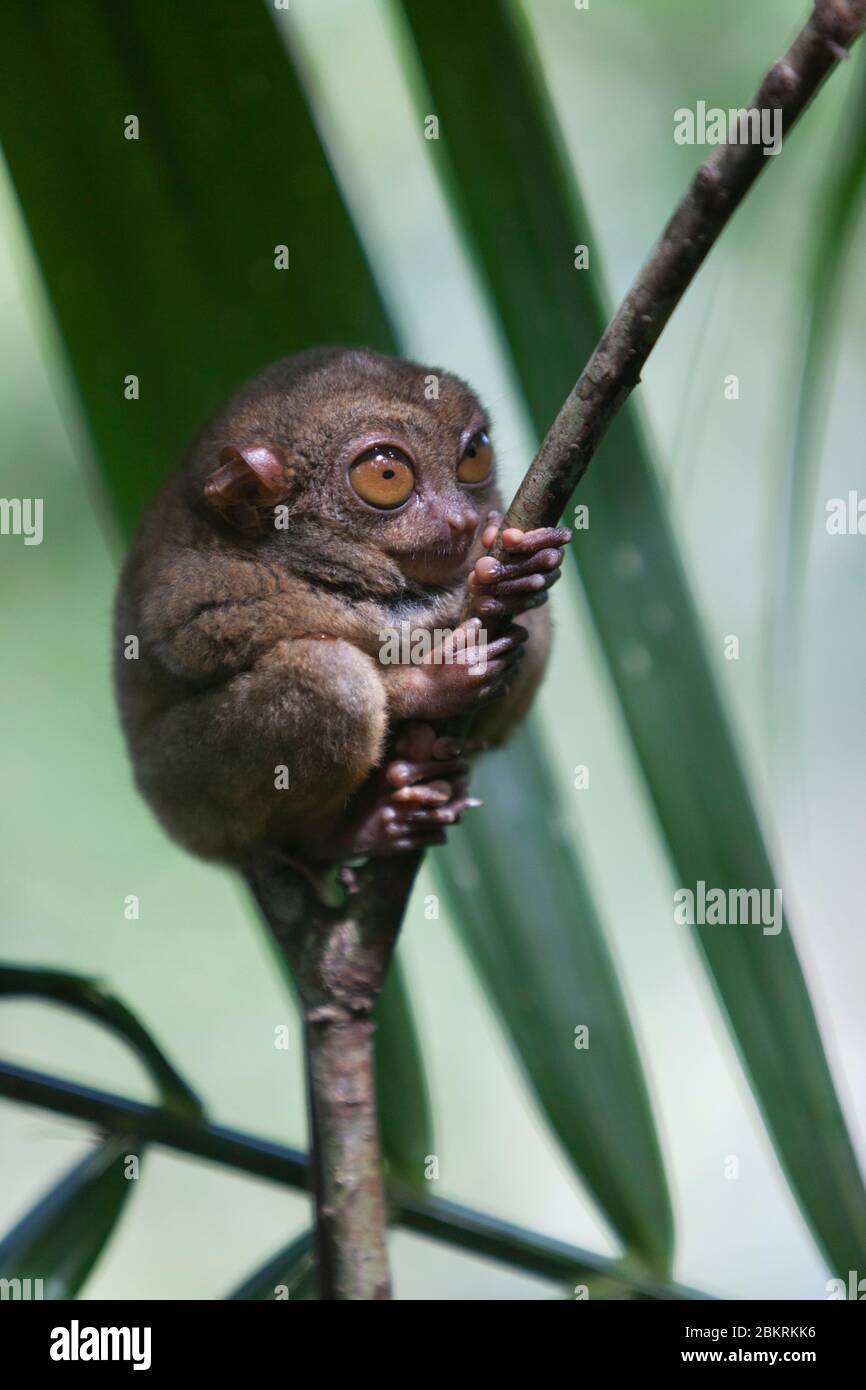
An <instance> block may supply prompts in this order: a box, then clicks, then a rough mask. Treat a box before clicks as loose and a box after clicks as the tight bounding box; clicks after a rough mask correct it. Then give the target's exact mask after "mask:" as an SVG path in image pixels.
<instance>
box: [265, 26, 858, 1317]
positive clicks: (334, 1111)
mask: <svg viewBox="0 0 866 1390" xmlns="http://www.w3.org/2000/svg"><path fill="white" fill-rule="evenodd" d="M864 26H866V0H815V5H814V9H813V11H812V14H811V17H810V18H809V20H808V22H807V24H806V25H805V27H804V28H803V29H802V30H801V32H800V33H799V35H798V36H797V38H796V39H795V40H794V42H793V44H792V45H791V47H790V48H789V49H788V51H787V53H786V54H785V55H784V57H782V58H781V59H780V60H779V61H778V62H777V63H776V64H775V65H774V66H773V67H772V68H771V69H770V71H769V73H768V74H767V76H766V77H765V79H764V81H763V82H762V83H761V86H760V88H759V90H758V92H757V94H756V96H755V99H754V101H753V102H752V104H751V109H756V110H759V111H760V110H779V111H781V113H782V114H781V121H782V132H783V138H784V135H785V134H787V133H788V132H789V131H790V130H791V128H792V127H793V125H794V123H795V121H796V120H797V119H798V117H799V116H800V115H801V114H802V112H803V111H804V109H805V108H806V106H807V105H808V103H809V102H810V100H811V99H812V97H813V96H814V95H815V93H816V91H817V90H818V88H819V87H820V86H821V83H822V82H823V81H824V79H825V77H826V76H827V75H828V73H829V72H830V71H831V70H832V68H833V67H835V66H836V64H837V63H838V62H839V60H840V59H842V58H844V57H845V56H846V55H847V50H848V48H849V47H850V46H851V44H852V43H853V42H854V40H855V39H856V38H857V37H858V35H859V34H860V33H861V32H862V30H863V28H864ZM771 163H772V157H769V156H767V155H765V154H764V147H763V146H762V145H761V144H752V143H743V144H725V145H720V146H718V147H717V148H716V149H715V150H714V152H713V153H712V154H711V155H710V156H709V158H708V159H706V160H705V161H704V163H703V164H702V165H701V166H700V168H699V169H698V171H697V173H696V175H695V177H694V179H693V181H692V184H691V187H690V188H689V190H688V192H687V193H686V195H685V197H684V198H683V200H682V201H681V203H680V204H679V206H678V208H677V209H676V211H675V212H674V215H673V217H672V218H671V219H670V221H669V222H668V225H667V226H666V228H665V230H664V232H663V233H662V235H661V238H660V239H659V241H658V242H657V244H656V246H655V248H654V249H653V251H652V253H651V254H650V256H649V259H648V260H647V261H646V263H645V264H644V266H643V268H642V269H641V271H640V273H639V274H638V276H637V279H636V280H635V281H634V284H633V285H632V287H631V289H630V290H629V292H628V294H627V295H626V298H625V299H624V301H623V303H622V304H621V306H620V308H619V309H618V310H617V312H616V314H615V315H614V317H613V318H612V319H611V321H610V323H609V325H608V327H607V329H606V331H605V333H604V335H603V337H602V339H601V342H600V343H599V344H598V347H597V348H596V349H595V352H594V353H593V354H592V357H591V358H590V360H589V362H588V363H587V365H586V367H585V368H584V370H583V372H582V373H581V375H580V377H579V379H578V381H577V384H576V385H575V387H574V389H573V391H572V392H571V394H570V395H569V397H568V399H567V400H566V402H565V404H564V405H563V407H562V409H561V410H560V412H559V414H558V415H557V417H556V419H555V420H554V422H553V425H552V426H551V428H550V430H549V432H548V434H547V436H546V438H545V440H544V442H543V444H542V445H541V448H540V449H539V451H538V453H537V455H536V457H535V459H534V460H533V463H532V466H531V467H530V469H529V471H528V472H527V474H526V476H525V478H524V479H523V482H522V483H521V485H520V488H519V489H518V491H517V494H516V496H515V498H514V500H513V502H512V503H511V506H510V507H509V509H508V512H507V514H506V517H505V519H504V521H503V524H502V528H501V529H504V528H505V527H506V526H519V527H520V528H521V529H522V530H532V529H534V528H536V527H539V526H550V525H554V524H555V523H556V522H557V521H558V519H559V517H560V516H561V515H562V512H563V510H564V508H565V506H566V504H567V503H568V500H569V498H570V497H571V494H572V492H573V491H574V489H575V487H576V486H577V484H578V483H579V482H580V479H581V478H582V477H583V475H584V473H585V472H586V469H587V467H588V466H589V463H590V460H591V459H592V457H593V454H594V453H595V450H596V448H597V447H598V444H599V442H600V440H601V439H602V437H603V435H604V433H605V431H606V430H607V428H608V426H609V425H610V422H611V421H612V419H613V418H614V416H615V415H616V413H617V411H619V410H620V409H621V408H622V406H623V405H624V404H625V402H626V400H627V399H628V397H629V395H630V394H631V392H632V391H633V390H634V388H635V386H637V384H638V382H639V381H640V374H641V371H642V370H643V366H644V363H645V362H646V360H647V358H648V357H649V354H650V352H651V351H652V349H653V347H654V346H655V344H656V342H657V341H658V338H659V335H660V334H661V332H662V330H663V329H664V327H665V325H666V324H667V322H668V320H669V319H670V316H671V314H672V313H673V311H674V309H675V308H676V306H677V304H678V303H679V301H680V299H681V298H682V296H683V294H684V293H685V290H686V289H687V288H688V286H689V284H690V283H691V281H692V279H693V278H694V276H695V274H696V272H697V270H698V269H699V267H700V265H701V264H702V262H703V260H704V258H705V257H706V255H707V253H708V251H709V250H710V248H711V247H712V245H713V244H714V242H715V241H716V239H717V237H718V236H719V234H720V232H721V231H722V229H723V227H724V226H725V224H726V223H727V221H728V219H729V218H730V217H731V215H732V214H733V213H734V212H735V211H736V209H737V207H738V206H739V205H740V203H741V202H742V200H743V198H744V197H745V195H746V193H747V192H748V191H749V189H750V188H751V186H752V184H753V183H754V182H755V180H756V179H757V178H758V176H759V174H760V173H761V171H762V170H763V169H764V168H765V167H766V166H767V165H768V164H771ZM500 534H501V531H500ZM499 553H500V544H499V542H497V546H496V547H495V549H494V554H499ZM420 862H421V855H420V854H412V855H407V856H405V858H404V859H403V860H401V861H399V866H398V861H396V860H393V859H387V860H381V859H380V860H371V861H370V862H369V864H368V865H367V866H366V867H365V868H364V869H363V870H361V871H360V873H359V874H358V875H356V876H355V880H354V884H353V888H354V891H353V893H352V894H351V896H350V897H349V899H348V905H347V908H346V909H345V910H340V911H334V910H333V909H330V908H326V907H324V906H323V905H322V903H321V902H320V901H319V899H318V898H317V895H316V893H315V892H314V891H313V890H312V888H311V887H310V886H309V885H307V884H304V883H300V882H295V883H293V884H292V885H291V886H289V885H287V884H285V882H284V883H283V886H282V888H281V886H280V883H279V879H278V877H276V878H275V877H274V872H275V871H274V870H273V867H272V866H266V867H264V868H263V869H261V870H259V871H258V872H257V873H256V874H254V875H253V879H254V891H255V892H256V895H257V897H258V899H259V902H260V903H261V904H262V907H263V911H264V912H265V915H266V917H267V918H268V920H269V921H270V922H271V925H272V928H273V929H274V930H275V932H276V934H277V936H278V938H279V937H280V922H282V923H283V927H284V930H283V937H282V940H283V944H284V948H285V947H287V948H288V950H289V951H290V952H291V960H292V961H293V969H294V970H295V973H296V978H298V980H299V987H300V988H301V992H302V997H304V999H305V1004H306V1005H307V1017H308V1021H309V1022H310V1023H312V1025H313V1027H312V1030H309V1029H308V1033H309V1036H310V1039H311V1042H312V1043H313V1048H311V1057H310V1075H311V1083H312V1084H311V1095H312V1107H313V1113H312V1115H311V1132H312V1133H313V1136H314V1140H315V1145H316V1152H317V1157H316V1163H317V1165H320V1166H321V1167H322V1169H323V1175H322V1177H320V1179H319V1181H318V1182H317V1192H318V1201H317V1206H318V1213H317V1228H318V1232H319V1235H318V1239H319V1249H320V1259H321V1260H322V1261H323V1262H324V1263H323V1266H322V1273H323V1275H324V1285H325V1292H324V1293H323V1296H325V1297H330V1298H373V1297H389V1294H388V1292H387V1272H386V1270H387V1266H386V1263H385V1234H384V1202H383V1193H384V1186H383V1180H382V1166H381V1155H380V1153H379V1147H378V1135H377V1132H376V1111H375V1095H374V1089H373V1067H372V1045H373V1044H372V1021H371V1015H372V1009H373V1006H374V1004H375V999H376V997H377V995H378V992H379V990H380V989H381V985H382V983H383V981H384V978H385V971H386V970H387V964H388V961H389V960H390V956H391V953H392V951H393V948H394V944H395V941H396V937H397V934H398V932H399V929H400V923H401V921H402V918H403V914H404V912H405V909H406V905H407V903H408V899H409V894H410V892H411V888H412V883H413V881H414V878H415V874H416V872H417V869H418V866H419V864H420ZM284 892H285V893H288V897H289V900H290V902H291V904H292V908H293V912H294V914H295V915H294V916H293V917H288V916H287V915H286V912H285V902H284V901H283V898H282V896H281V894H282V893H284ZM299 921H300V922H302V923H303V927H302V928H301V929H300V930H301V937H300V939H295V935H294V934H295V933H296V932H297V931H298V930H299V929H298V925H297V924H298V922H299ZM275 923H276V925H275ZM286 928H287V930H288V934H286ZM323 963H327V964H328V969H327V971H326V972H324V973H323V972H322V971H321V969H320V967H321V966H322V964H323ZM325 975H326V976H327V978H325ZM304 980H306V984H304V983H302V981H304ZM311 982H314V986H315V987H314V988H313V990H312V995H311V997H310V1001H309V1003H308V1002H307V998H306V995H304V989H305V988H308V987H309V985H310V983H311ZM311 1010H312V1012H311ZM313 1050H314V1051H315V1057H313V1055H312V1052H313ZM344 1052H345V1053H346V1055H344ZM347 1068H348V1072H347V1070H346V1069H347ZM346 1086H348V1088H349V1091H350V1092H351V1094H352V1096H353V1100H352V1102H351V1104H352V1105H354V1106H356V1107H357V1109H356V1114H357V1117H358V1120H359V1125H358V1126H353V1125H352V1124H351V1123H350V1122H349V1121H348V1118H347V1116H346V1115H345V1113H344V1105H345V1096H342V1093H343V1091H344V1088H345V1087H346ZM341 1096H342V1099H341Z"/></svg>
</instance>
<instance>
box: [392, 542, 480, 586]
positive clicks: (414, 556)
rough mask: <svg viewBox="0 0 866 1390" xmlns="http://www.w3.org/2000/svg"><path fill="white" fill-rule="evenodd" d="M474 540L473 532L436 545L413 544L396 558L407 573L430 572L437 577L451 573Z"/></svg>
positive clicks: (463, 560)
mask: <svg viewBox="0 0 866 1390" xmlns="http://www.w3.org/2000/svg"><path fill="white" fill-rule="evenodd" d="M474 541H475V534H474V532H470V533H469V534H468V535H464V536H461V537H460V538H459V539H458V538H456V537H455V539H454V540H451V541H441V542H440V543H439V544H438V545H431V546H414V547H413V548H412V549H411V550H405V551H402V552H401V553H400V555H399V556H398V560H399V563H400V565H401V566H402V568H403V569H404V570H406V571H407V573H412V574H417V575H418V576H419V577H423V575H422V572H423V574H425V575H426V574H430V575H431V577H432V576H435V577H437V578H440V577H444V576H447V575H449V574H453V573H454V572H455V571H456V570H459V569H460V567H461V566H462V565H463V564H464V563H465V561H466V558H467V556H468V554H469V551H470V550H471V549H472V545H473V543H474Z"/></svg>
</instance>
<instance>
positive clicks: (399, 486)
mask: <svg viewBox="0 0 866 1390" xmlns="http://www.w3.org/2000/svg"><path fill="white" fill-rule="evenodd" d="M349 482H350V483H351V484H352V487H353V488H354V489H355V491H356V492H357V494H358V496H359V497H361V498H363V500H364V501H365V502H369V504H370V506H371V507H379V508H381V510H382V511H390V510H391V509H392V508H393V507H402V505H403V503H404V502H405V501H406V499H407V498H408V497H410V496H411V493H412V489H413V488H414V486H415V474H414V473H413V472H412V465H411V463H410V462H409V460H408V459H407V458H406V457H405V455H404V454H401V453H400V450H399V449H391V448H387V447H386V446H385V445H382V444H377V445H376V446H375V448H373V449H368V450H367V452H366V454H362V455H361V457H360V458H359V459H356V460H355V462H354V463H353V464H352V467H351V469H350V470H349Z"/></svg>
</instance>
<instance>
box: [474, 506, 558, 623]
mask: <svg viewBox="0 0 866 1390" xmlns="http://www.w3.org/2000/svg"><path fill="white" fill-rule="evenodd" d="M499 520H500V518H498V517H495V518H488V525H487V527H486V528H485V530H484V532H483V534H482V537H481V539H482V543H483V544H484V545H485V546H487V547H488V548H489V547H490V546H492V545H493V543H494V541H495V540H496V532H497V528H498V525H499ZM570 540H571V532H570V531H569V529H568V528H567V527H566V526H542V527H539V529H538V530H537V531H520V530H518V528H517V527H516V526H510V527H508V529H507V530H505V531H503V533H502V545H503V548H504V549H503V554H502V556H501V558H500V559H498V560H496V559H494V558H493V556H492V555H483V556H482V557H481V559H480V560H477V561H476V562H475V567H474V569H473V570H472V573H471V574H470V576H469V588H470V591H471V594H472V611H473V612H474V613H477V614H480V615H481V616H482V617H488V616H489V617H499V616H500V615H504V614H509V613H521V612H526V610H527V609H530V608H537V607H539V605H540V604H542V603H546V602H547V595H548V591H549V590H550V589H551V588H552V587H553V585H554V584H555V583H556V581H557V580H558V579H559V567H560V565H561V564H562V554H563V546H566V545H568V542H569V541H570Z"/></svg>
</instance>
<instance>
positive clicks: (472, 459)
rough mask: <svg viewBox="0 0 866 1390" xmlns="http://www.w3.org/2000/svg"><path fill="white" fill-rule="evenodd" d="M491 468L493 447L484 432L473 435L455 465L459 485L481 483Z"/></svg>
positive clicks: (480, 431)
mask: <svg viewBox="0 0 866 1390" xmlns="http://www.w3.org/2000/svg"><path fill="white" fill-rule="evenodd" d="M492 467H493V445H492V444H491V443H490V439H489V437H488V435H487V434H485V432H484V430H479V431H478V433H477V434H473V436H472V438H471V439H470V441H469V443H468V444H467V445H466V452H465V453H464V455H463V457H462V459H461V460H460V462H459V463H458V465H457V477H458V478H459V479H460V481H461V483H483V482H484V479H485V478H486V477H487V475H488V473H489V472H490V470H491V468H492Z"/></svg>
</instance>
